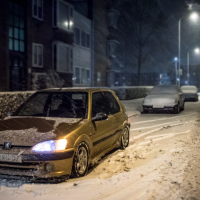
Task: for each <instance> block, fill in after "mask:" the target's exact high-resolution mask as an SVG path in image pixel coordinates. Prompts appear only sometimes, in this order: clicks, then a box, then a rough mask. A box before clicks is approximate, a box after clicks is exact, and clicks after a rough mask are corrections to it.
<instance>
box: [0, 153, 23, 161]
mask: <svg viewBox="0 0 200 200" xmlns="http://www.w3.org/2000/svg"><path fill="white" fill-rule="evenodd" d="M0 162H14V163H22V156H21V155H15V154H0Z"/></svg>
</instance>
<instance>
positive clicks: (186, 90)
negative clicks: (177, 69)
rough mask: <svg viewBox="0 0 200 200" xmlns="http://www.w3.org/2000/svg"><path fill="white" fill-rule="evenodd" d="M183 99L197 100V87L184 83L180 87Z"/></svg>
mask: <svg viewBox="0 0 200 200" xmlns="http://www.w3.org/2000/svg"><path fill="white" fill-rule="evenodd" d="M181 90H182V91H183V96H184V98H185V100H194V101H198V94H197V92H198V89H197V87H196V86H194V85H184V86H182V87H181Z"/></svg>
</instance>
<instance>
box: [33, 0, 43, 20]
mask: <svg viewBox="0 0 200 200" xmlns="http://www.w3.org/2000/svg"><path fill="white" fill-rule="evenodd" d="M32 13H33V17H34V18H36V19H39V20H43V0H33V1H32Z"/></svg>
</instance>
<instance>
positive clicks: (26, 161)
mask: <svg viewBox="0 0 200 200" xmlns="http://www.w3.org/2000/svg"><path fill="white" fill-rule="evenodd" d="M10 151H11V152H9V151H6V150H2V149H1V150H0V154H13V150H10ZM24 151H25V152H24V153H23V154H21V157H22V162H20V163H13V162H5V161H4V162H2V161H1V162H0V177H6V176H12V178H16V179H18V177H27V178H29V179H30V180H36V179H49V178H59V177H67V176H69V175H70V174H71V169H72V163H73V155H74V149H68V150H65V151H64V152H61V153H52V154H50V153H46V154H41V153H31V151H30V150H24ZM14 154H15V155H16V151H15V153H14ZM49 166H50V167H51V168H49Z"/></svg>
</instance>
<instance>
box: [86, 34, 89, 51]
mask: <svg viewBox="0 0 200 200" xmlns="http://www.w3.org/2000/svg"><path fill="white" fill-rule="evenodd" d="M86 47H87V48H90V34H88V33H86Z"/></svg>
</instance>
